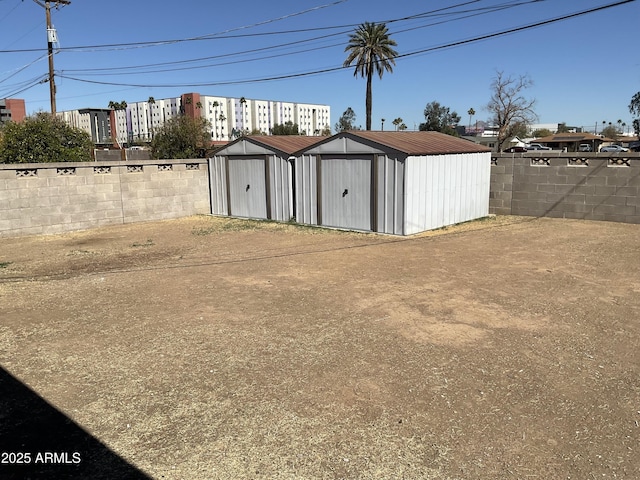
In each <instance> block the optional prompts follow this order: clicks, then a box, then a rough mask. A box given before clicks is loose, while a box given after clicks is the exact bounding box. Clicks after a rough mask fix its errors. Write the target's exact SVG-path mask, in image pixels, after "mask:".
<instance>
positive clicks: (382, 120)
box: [380, 118, 385, 131]
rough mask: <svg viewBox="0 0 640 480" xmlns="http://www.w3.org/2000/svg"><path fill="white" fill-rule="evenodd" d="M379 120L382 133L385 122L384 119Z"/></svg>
mask: <svg viewBox="0 0 640 480" xmlns="http://www.w3.org/2000/svg"><path fill="white" fill-rule="evenodd" d="M380 120H381V123H382V128H381V130H382V131H384V122H385V119H384V118H381V119H380Z"/></svg>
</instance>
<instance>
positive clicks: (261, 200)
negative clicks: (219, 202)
mask: <svg viewBox="0 0 640 480" xmlns="http://www.w3.org/2000/svg"><path fill="white" fill-rule="evenodd" d="M229 199H230V202H229V206H230V207H231V208H230V210H231V215H232V216H234V217H248V218H267V189H266V185H265V159H264V158H255V159H245V158H242V159H237V158H231V159H229Z"/></svg>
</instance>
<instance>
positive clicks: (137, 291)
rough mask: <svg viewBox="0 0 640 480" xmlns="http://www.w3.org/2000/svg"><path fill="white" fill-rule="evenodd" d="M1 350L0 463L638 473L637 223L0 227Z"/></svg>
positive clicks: (245, 471) (15, 471) (60, 472)
mask: <svg viewBox="0 0 640 480" xmlns="http://www.w3.org/2000/svg"><path fill="white" fill-rule="evenodd" d="M0 366H1V367H2V368H1V370H2V377H0V438H1V439H2V441H1V448H0V454H1V455H2V458H0V478H21V479H22V478H108V479H117V478H153V479H185V480H186V479H272V478H277V479H341V478H344V479H591V478H598V479H614V478H615V479H638V478H640V225H628V224H617V223H607V222H587V221H571V220H561V219H533V218H523V217H495V218H489V219H484V220H480V221H476V222H471V223H468V224H464V225H460V226H455V227H450V228H446V229H441V230H438V231H436V232H432V233H428V234H423V235H421V236H417V237H411V238H399V237H391V236H381V235H373V234H357V233H347V232H339V231H330V230H323V229H314V228H303V227H296V226H293V225H278V224H271V223H266V222H251V221H241V220H232V219H223V218H214V217H207V216H198V217H192V218H187V219H181V220H175V221H165V222H156V223H145V224H135V225H120V226H113V227H108V228H100V229H95V230H90V231H86V232H79V233H72V234H64V235H55V236H38V237H27V238H12V239H11V238H10V239H7V238H4V239H0ZM47 451H50V452H53V453H54V454H56V455H57V456H56V457H51V456H49V457H48V458H49V460H50V461H49V462H47V461H46V457H45V456H44V455H43V453H46V452H47ZM20 452H22V453H23V457H22V458H23V460H24V458H25V455H24V453H29V456H30V458H31V460H30V461H29V462H24V461H23V462H22V463H19V462H18V457H17V456H16V455H15V453H20ZM11 453H13V454H14V455H13V456H12V455H10V454H11ZM38 454H41V455H40V457H38ZM74 455H76V456H75V457H74ZM38 458H40V460H41V461H39V462H36V459H38Z"/></svg>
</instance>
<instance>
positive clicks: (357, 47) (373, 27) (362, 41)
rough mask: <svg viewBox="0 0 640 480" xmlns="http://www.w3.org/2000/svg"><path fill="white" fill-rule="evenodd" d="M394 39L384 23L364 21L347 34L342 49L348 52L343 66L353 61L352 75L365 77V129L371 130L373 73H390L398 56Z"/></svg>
mask: <svg viewBox="0 0 640 480" xmlns="http://www.w3.org/2000/svg"><path fill="white" fill-rule="evenodd" d="M396 45H397V43H396V41H395V40H393V39H392V38H391V37H389V33H388V29H387V26H386V25H385V24H384V23H369V22H364V23H363V24H361V25H360V26H359V27H358V29H357V30H356V31H355V32H354V33H352V34H351V35H349V43H348V44H347V46H346V47H345V49H344V51H345V52H349V54H348V55H347V59H346V60H345V61H344V64H343V66H344V67H350V66H351V65H352V64H353V63H354V62H355V70H354V72H353V75H354V76H355V77H357V76H358V75H360V76H361V77H364V78H366V79H367V95H366V115H367V125H366V127H367V130H371V83H372V79H373V74H374V73H377V74H378V76H379V77H380V78H382V75H383V74H384V72H385V71H387V72H389V73H392V72H393V67H392V65H395V64H396V62H395V57H397V56H398V52H396V51H395V50H394V49H393V48H392V47H395V46H396Z"/></svg>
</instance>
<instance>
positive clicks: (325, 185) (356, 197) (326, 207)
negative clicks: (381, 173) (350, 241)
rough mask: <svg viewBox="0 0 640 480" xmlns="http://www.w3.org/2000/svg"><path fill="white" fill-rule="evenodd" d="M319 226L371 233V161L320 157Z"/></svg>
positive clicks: (368, 159) (367, 159) (370, 159)
mask: <svg viewBox="0 0 640 480" xmlns="http://www.w3.org/2000/svg"><path fill="white" fill-rule="evenodd" d="M321 162H322V165H321V172H322V174H321V188H322V193H321V195H322V224H323V225H326V226H329V227H339V228H348V229H353V230H371V167H372V162H373V159H372V158H351V157H350V158H326V157H324V156H323V157H322V160H321Z"/></svg>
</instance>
